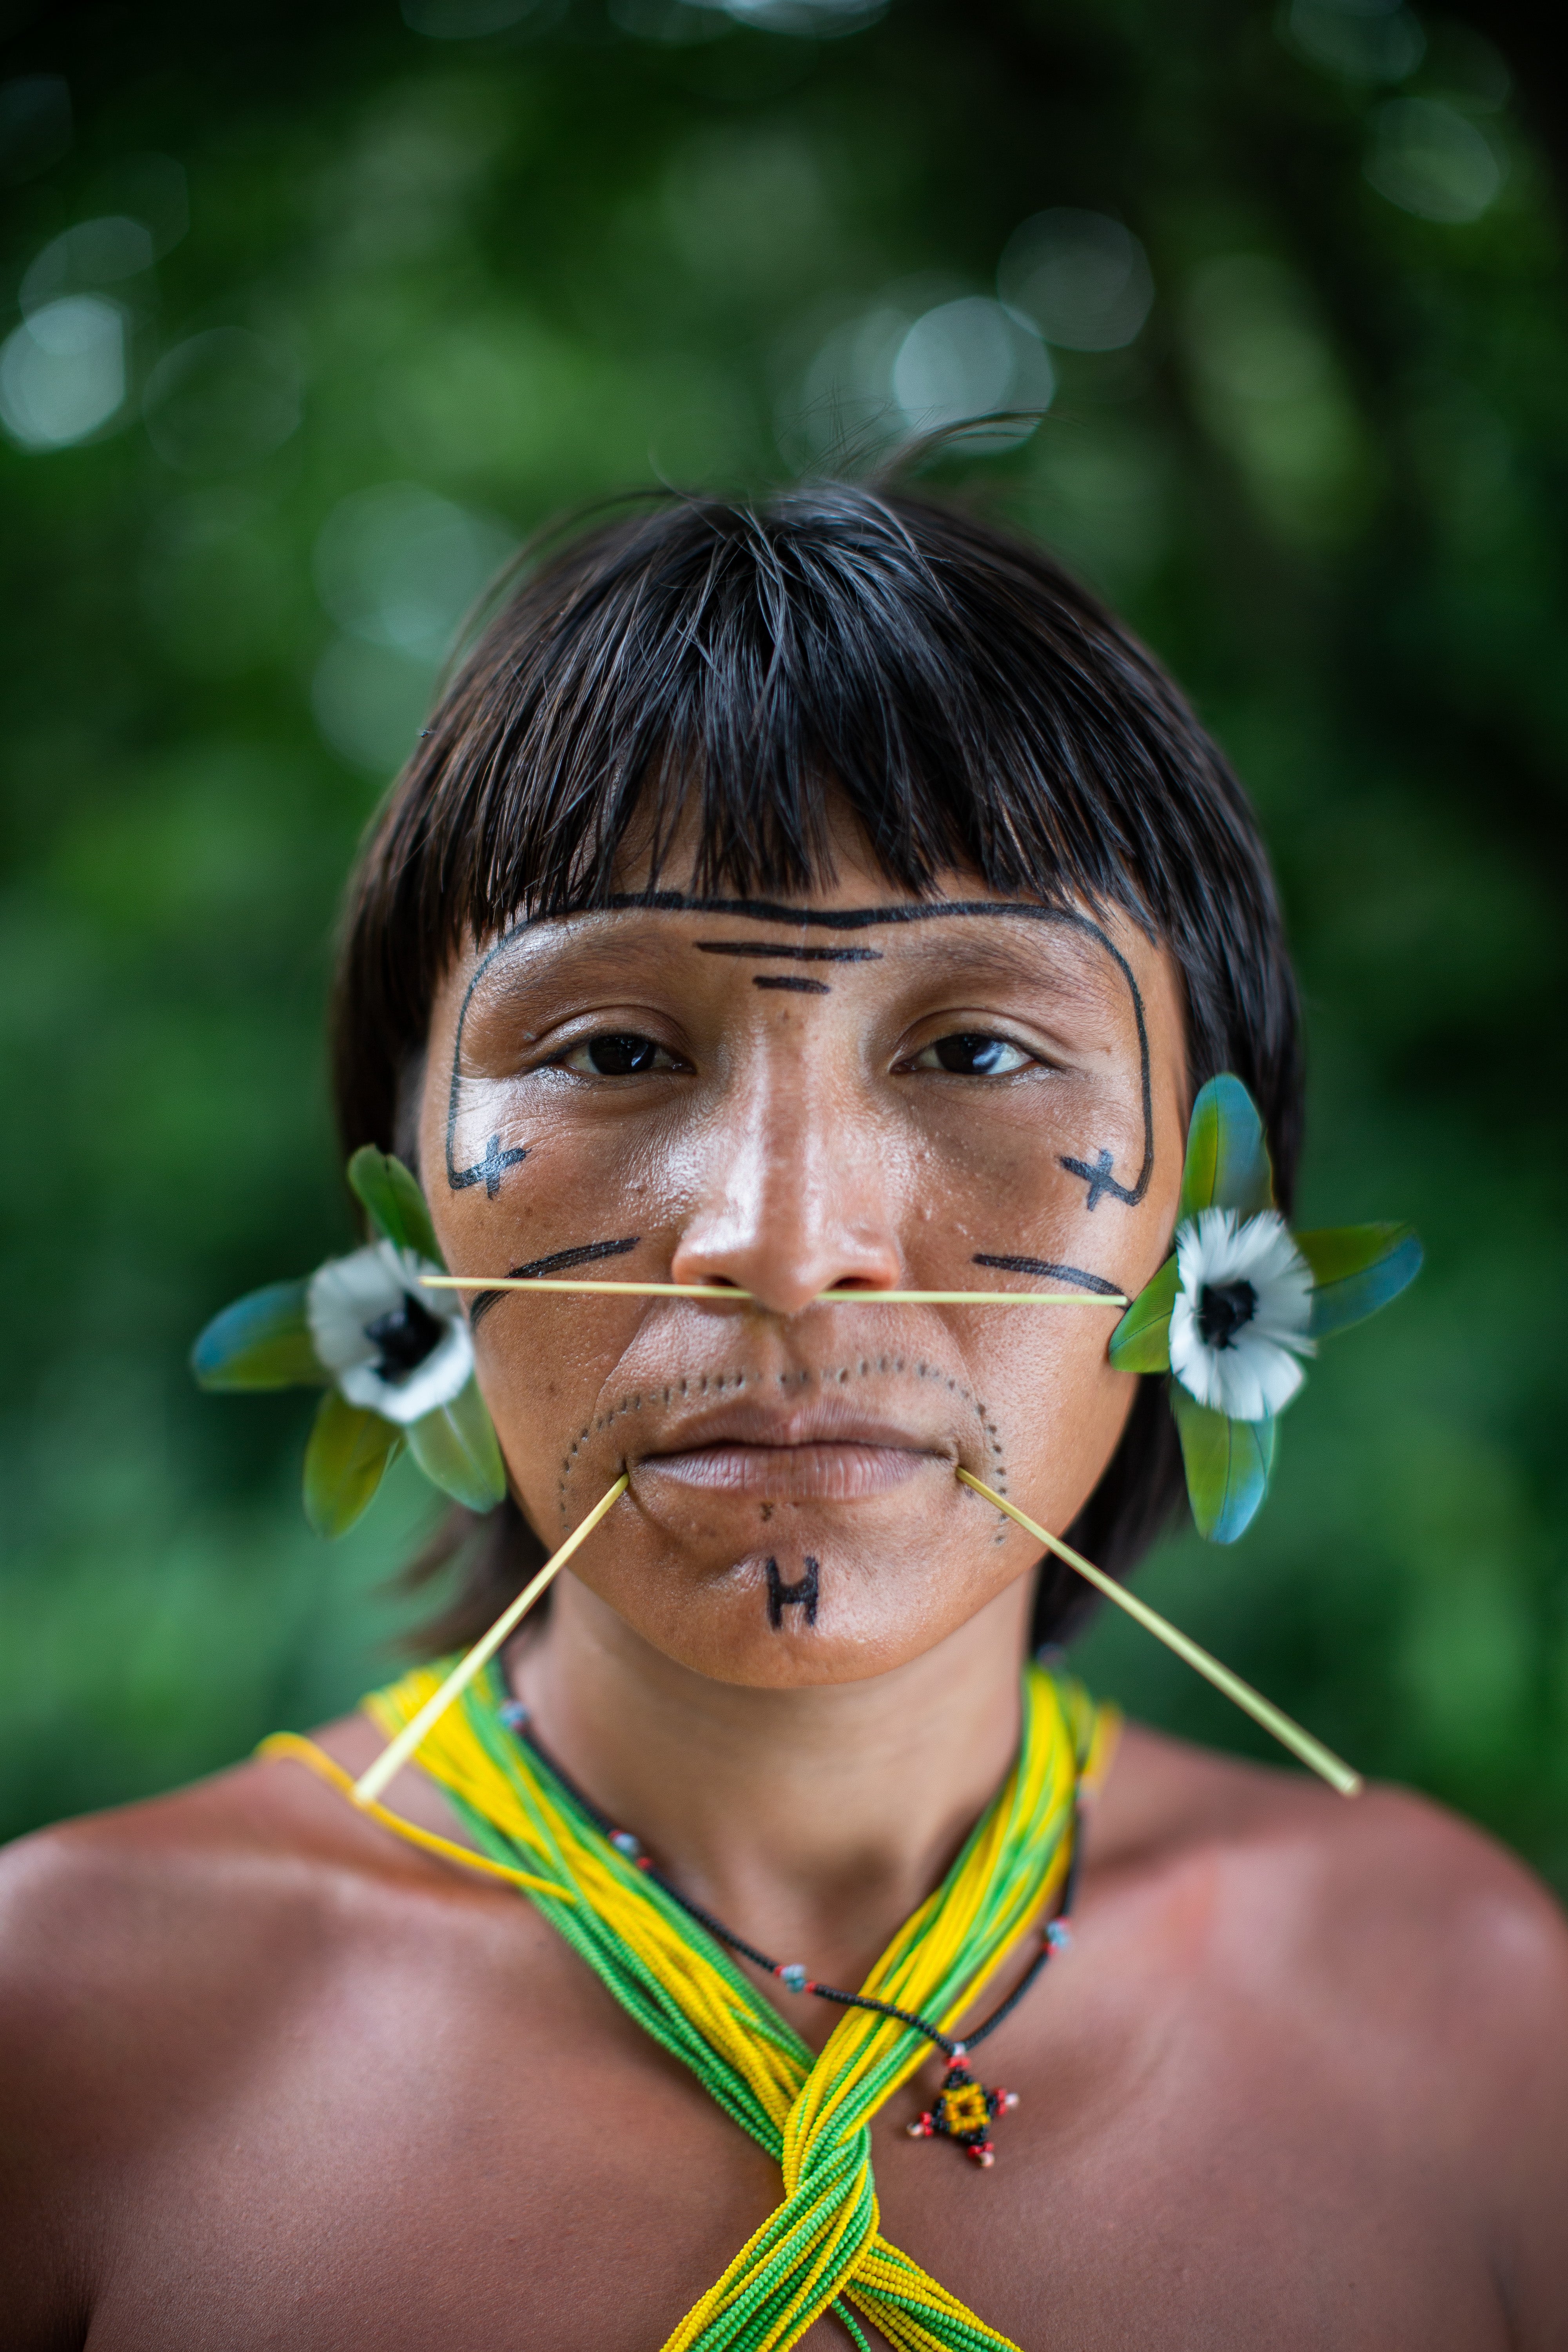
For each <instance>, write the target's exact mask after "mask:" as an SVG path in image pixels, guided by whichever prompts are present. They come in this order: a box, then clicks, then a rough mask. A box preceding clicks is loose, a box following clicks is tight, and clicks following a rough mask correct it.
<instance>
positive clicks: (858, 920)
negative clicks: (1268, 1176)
mask: <svg viewBox="0 0 1568 2352" xmlns="http://www.w3.org/2000/svg"><path fill="white" fill-rule="evenodd" d="M584 911H588V912H601V913H605V914H631V913H641V912H644V911H646V912H648V913H651V914H689V915H728V916H731V917H734V918H736V919H740V920H743V921H746V922H757V923H791V924H796V925H799V926H803V927H804V926H805V925H807V924H813V923H814V924H816V926H817V928H818V929H822V930H829V931H857V930H870V929H882V928H883V927H884V926H886V925H888V924H889V923H930V922H943V921H951V920H952V919H956V918H957V917H960V916H965V915H967V916H991V917H1001V916H1009V917H1012V918H1013V919H1016V920H1017V921H1021V922H1036V923H1066V924H1068V926H1069V927H1070V928H1071V929H1074V930H1077V931H1082V932H1085V933H1086V934H1087V935H1088V937H1089V938H1090V939H1092V940H1099V941H1100V946H1101V947H1102V948H1103V949H1104V950H1105V952H1106V954H1107V955H1108V956H1109V957H1110V960H1111V961H1112V962H1113V963H1114V964H1115V965H1116V967H1117V969H1118V971H1120V972H1121V977H1122V979H1123V980H1124V981H1125V982H1127V992H1128V994H1129V995H1130V996H1131V1000H1132V1017H1133V1019H1134V1021H1135V1022H1136V1023H1137V1024H1138V1060H1139V1075H1140V1078H1141V1080H1142V1098H1143V1161H1142V1167H1141V1168H1140V1169H1139V1171H1138V1178H1137V1181H1136V1182H1135V1183H1132V1184H1121V1183H1119V1182H1118V1181H1117V1180H1116V1178H1115V1177H1114V1176H1113V1175H1112V1174H1111V1172H1110V1171H1111V1168H1112V1165H1113V1162H1112V1159H1111V1155H1110V1152H1109V1151H1104V1150H1102V1151H1101V1152H1100V1156H1099V1159H1098V1160H1097V1161H1096V1162H1095V1163H1094V1165H1093V1166H1090V1165H1089V1162H1088V1161H1087V1160H1068V1159H1067V1158H1065V1157H1062V1158H1059V1159H1058V1165H1059V1166H1060V1167H1063V1168H1065V1169H1066V1170H1067V1171H1068V1175H1069V1176H1080V1177H1082V1179H1083V1180H1084V1181H1085V1182H1086V1183H1087V1184H1088V1186H1089V1198H1088V1200H1087V1202H1085V1206H1086V1207H1087V1208H1089V1209H1096V1208H1098V1207H1099V1205H1100V1198H1101V1196H1102V1195H1103V1194H1104V1193H1107V1192H1109V1193H1110V1195H1111V1197H1112V1199H1113V1200H1117V1201H1120V1202H1122V1204H1123V1205H1124V1206H1125V1207H1127V1208H1130V1209H1133V1208H1136V1207H1137V1206H1138V1203H1139V1202H1141V1201H1142V1198H1143V1195H1144V1193H1145V1192H1147V1191H1148V1189H1149V1179H1150V1177H1151V1176H1152V1174H1153V1172H1154V1102H1153V1084H1152V1075H1151V1071H1150V1066H1149V1028H1148V1024H1147V1022H1146V1021H1145V1019H1144V1015H1143V997H1142V991H1141V990H1140V988H1139V986H1138V982H1137V981H1136V980H1135V979H1134V977H1133V973H1132V967H1131V964H1130V963H1129V962H1128V961H1127V958H1126V957H1125V956H1124V955H1123V954H1122V952H1121V949H1120V948H1118V947H1116V946H1114V945H1113V944H1112V942H1111V940H1110V938H1109V937H1108V936H1107V934H1106V932H1105V931H1104V930H1102V929H1101V928H1100V925H1099V924H1098V923H1097V922H1094V921H1092V920H1091V919H1090V918H1089V916H1088V915H1080V914H1079V911H1078V909H1077V908H1075V907H1041V906H1030V905H1028V904H1027V903H1024V904H1020V903H1018V902H1017V901H1016V900H1014V899H1009V898H956V899H942V898H938V899H933V900H921V901H920V902H918V903H917V904H915V905H913V906H907V905H906V906H900V907H822V908H812V907H786V906H783V905H781V904H780V903H779V901H778V900H776V899H773V898H696V897H693V896H691V895H690V894H689V892H687V891H684V890H639V891H624V890H617V891H614V892H612V893H611V894H610V896H609V897H608V898H605V901H604V902H603V905H602V907H600V908H589V909H584ZM549 919H550V918H548V917H536V916H532V915H525V916H523V918H522V919H521V921H520V922H516V923H513V924H512V926H511V928H510V930H508V931H506V932H504V933H503V934H502V936H501V937H500V939H499V940H497V941H496V943H495V945H494V947H493V948H491V949H489V951H488V952H487V953H486V954H485V955H484V956H483V957H482V958H481V959H480V961H479V965H478V967H477V969H476V970H475V971H474V974H473V976H472V978H471V979H470V980H469V982H468V987H467V989H466V990H465V991H464V992H463V1003H462V1007H461V1010H460V1011H459V1012H458V1034H457V1035H456V1037H455V1038H454V1039H453V1041H452V1078H451V1090H450V1093H449V1094H448V1096H447V1183H448V1184H449V1185H450V1186H451V1188H452V1190H453V1191H454V1192H458V1191H459V1190H460V1189H461V1188H462V1187H463V1186H464V1185H466V1184H477V1183H478V1182H479V1180H480V1178H481V1177H482V1178H483V1179H484V1184H485V1190H486V1192H488V1193H489V1196H490V1198H491V1199H492V1200H493V1199H494V1197H495V1195H496V1193H497V1192H499V1191H500V1179H501V1171H503V1169H505V1168H508V1167H510V1165H511V1164H512V1161H513V1160H521V1158H522V1157H523V1154H522V1153H521V1151H518V1152H511V1153H503V1152H502V1151H501V1150H500V1139H499V1137H496V1136H492V1137H491V1138H490V1140H489V1146H488V1147H487V1150H486V1153H485V1157H484V1159H483V1160H480V1161H479V1163H478V1164H477V1165H476V1166H475V1167H472V1168H458V1166H457V1165H456V1163H455V1161H454V1160H453V1157H452V1139H453V1138H454V1136H455V1135H456V1133H457V1130H458V1087H459V1086H460V1084H461V1082H462V1060H463V1030H464V1026H465V1024H466V1023H467V1021H468V1007H469V1005H470V1004H471V1003H473V1001H474V991H475V990H476V989H477V988H478V987H479V982H480V981H481V980H482V979H483V978H484V976H485V974H486V972H487V971H489V968H490V966H491V964H492V963H493V962H494V961H495V960H496V958H497V956H499V955H500V954H501V953H502V952H503V951H504V950H506V949H507V948H509V947H510V945H511V943H512V941H513V940H516V939H521V936H522V934H523V932H524V931H527V930H531V929H532V928H533V925H534V923H535V922H536V921H539V920H546V921H547V920H549Z"/></svg>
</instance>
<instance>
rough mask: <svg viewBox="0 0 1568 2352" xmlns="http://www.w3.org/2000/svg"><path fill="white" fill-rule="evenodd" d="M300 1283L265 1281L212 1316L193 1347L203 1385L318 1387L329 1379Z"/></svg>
mask: <svg viewBox="0 0 1568 2352" xmlns="http://www.w3.org/2000/svg"><path fill="white" fill-rule="evenodd" d="M308 1287H309V1286H308V1284H306V1283H303V1282H274V1283H269V1284H268V1286H267V1288H266V1289H265V1290H253V1291H251V1292H249V1293H248V1295H247V1297H244V1298H237V1299H236V1300H235V1302H234V1305H233V1306H232V1307H225V1308H224V1310H223V1313H222V1314H221V1315H215V1316H214V1317H213V1319H212V1321H211V1322H210V1323H209V1324H208V1325H207V1327H206V1328H205V1331H203V1332H202V1334H201V1336H200V1338H199V1339H197V1341H196V1344H195V1347H194V1348H193V1349H191V1370H192V1371H193V1372H194V1373H195V1376H196V1379H197V1380H198V1381H199V1382H200V1383H201V1385H202V1387H203V1388H204V1389H291V1388H307V1387H308V1388H319V1387H320V1386H321V1382H322V1381H324V1380H325V1379H326V1378H327V1374H326V1373H325V1371H324V1370H322V1368H321V1363H320V1362H319V1360H318V1359H317V1356H316V1350H315V1348H314V1346H313V1345H312V1343H311V1339H310V1323H309V1321H308V1319H307V1318H306V1314H305V1294H306V1291H307V1289H308Z"/></svg>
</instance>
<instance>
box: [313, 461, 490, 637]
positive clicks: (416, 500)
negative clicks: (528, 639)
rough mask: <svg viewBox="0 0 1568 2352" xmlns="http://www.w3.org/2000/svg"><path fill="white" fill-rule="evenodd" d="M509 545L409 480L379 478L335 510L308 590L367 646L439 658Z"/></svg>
mask: <svg viewBox="0 0 1568 2352" xmlns="http://www.w3.org/2000/svg"><path fill="white" fill-rule="evenodd" d="M515 546H516V541H514V540H513V538H512V537H511V534H510V532H509V531H508V530H506V529H505V527H504V525H502V524H501V523H499V522H497V521H496V520H494V519H493V518H492V517H490V516H489V515H475V514H469V513H468V512H467V511H466V510H465V509H463V508H462V507H459V506H454V505H453V504H452V502H451V500H450V499H439V498H437V497H436V495H435V493H434V492H433V491H431V490H426V489H425V488H422V487H421V486H420V485H419V484H418V483H417V482H383V483H379V484H378V485H377V486H376V487H375V488H374V489H368V490H356V491H354V492H353V495H352V496H350V497H349V498H346V499H342V502H341V503H340V504H339V505H338V506H336V507H334V508H333V509H332V511H331V514H330V515H329V516H328V518H327V520H326V521H325V523H324V524H323V525H322V527H321V533H320V535H319V536H318V538H317V541H316V549H315V559H314V564H313V570H314V573H315V580H316V593H317V594H318V595H319V596H320V597H321V603H322V604H323V605H324V606H325V608H326V610H327V611H328V612H329V613H330V614H331V616H332V618H333V620H334V621H336V623H337V624H338V626H339V627H340V628H341V629H344V630H346V631H347V633H348V634H349V635H350V636H353V637H358V638H360V639H361V640H362V641H363V643H364V644H366V645H374V646H387V647H389V648H390V649H391V650H392V651H394V652H396V653H405V654H414V655H417V656H420V657H422V658H423V659H425V660H427V661H432V662H433V661H438V660H440V659H441V658H442V657H443V656H445V655H446V654H447V652H448V651H449V649H450V647H451V644H452V640H453V637H454V636H455V635H456V633H457V631H458V626H459V625H460V624H461V622H462V620H463V616H464V614H466V613H467V612H468V609H469V607H470V606H471V605H472V604H474V603H475V601H476V599H477V598H479V596H480V595H481V594H482V593H483V592H484V590H485V589H486V587H487V586H488V585H489V582H490V581H491V580H492V579H493V578H494V576H495V574H496V573H497V572H499V571H500V567H501V565H502V564H503V563H505V562H506V561H507V559H508V558H509V556H510V555H511V554H512V553H513V551H514V550H515Z"/></svg>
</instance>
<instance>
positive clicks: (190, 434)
mask: <svg viewBox="0 0 1568 2352" xmlns="http://www.w3.org/2000/svg"><path fill="white" fill-rule="evenodd" d="M142 415H143V416H144V417H145V419H146V424H147V437H148V439H149V440H150V441H151V442H152V444H153V448H154V449H156V451H157V452H158V455H159V457H162V458H163V462H164V464H165V465H167V466H174V467H177V469H178V470H179V471H180V472H181V473H192V474H199V473H221V472H226V471H228V470H230V469H232V468H237V467H241V466H251V465H254V464H255V463H256V462H257V460H258V458H260V457H268V456H270V454H271V452H272V451H273V450H274V449H277V448H279V447H281V446H282V444H283V443H284V442H285V441H287V440H288V438H289V435H290V434H291V433H293V432H294V431H295V430H296V429H297V427H298V425H299V423H300V372H299V370H298V368H297V367H296V366H295V364H294V362H293V360H292V359H291V358H290V356H289V353H288V352H285V351H282V350H279V347H278V345H277V344H275V343H268V342H263V341H262V339H261V337H260V336H259V335H253V334H251V333H250V332H249V331H247V329H246V328H244V327H214V328H213V329H211V330H210V331H209V332H207V333H206V334H205V335H193V336H192V337H191V338H190V340H189V341H187V342H184V343H177V344H176V345H175V347H174V350H173V351H172V352H165V354H164V356H163V358H162V359H161V360H160V361H159V362H158V364H157V366H156V367H155V368H154V369H153V373H152V374H151V375H150V376H149V377H148V379H147V383H146V388H145V390H144V392H143V394H142Z"/></svg>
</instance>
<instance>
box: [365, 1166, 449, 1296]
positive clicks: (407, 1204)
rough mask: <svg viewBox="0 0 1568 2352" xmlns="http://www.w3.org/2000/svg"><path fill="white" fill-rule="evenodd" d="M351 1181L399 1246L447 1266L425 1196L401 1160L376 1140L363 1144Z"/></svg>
mask: <svg viewBox="0 0 1568 2352" xmlns="http://www.w3.org/2000/svg"><path fill="white" fill-rule="evenodd" d="M349 1182H350V1183H351V1184H352V1185H353V1189H354V1191H355V1192H357V1193H358V1195H359V1197H360V1200H361V1201H362V1202H363V1204H364V1206H365V1208H366V1210H367V1211H368V1212H369V1214H370V1217H371V1219H372V1222H373V1223H374V1224H375V1226H376V1228H377V1229H378V1231H379V1232H381V1233H383V1234H385V1236H386V1238H387V1240H388V1241H389V1242H391V1243H392V1244H393V1245H394V1247H395V1248H396V1249H405V1250H412V1251H413V1252H414V1255H415V1256H416V1257H424V1258H429V1259H430V1260H431V1262H432V1264H434V1265H439V1266H442V1267H444V1266H445V1264H446V1261H445V1259H444V1258H443V1257H442V1255H441V1252H440V1248H439V1246H438V1244H437V1240H436V1228H435V1226H434V1225H433V1224H432V1223H430V1212H429V1210H428V1209H427V1208H426V1204H425V1195H424V1193H423V1192H421V1191H420V1190H419V1187H418V1185H417V1184H416V1182H415V1181H414V1179H413V1177H412V1176H411V1175H410V1174H409V1172H408V1171H407V1169H406V1168H405V1166H404V1164H403V1162H402V1160H394V1159H393V1158H392V1157H391V1156H390V1154H389V1153H387V1152H384V1151H378V1150H376V1148H375V1146H374V1143H366V1144H363V1145H362V1146H361V1148H360V1150H358V1151H356V1152H355V1153H354V1156H353V1159H352V1160H350V1161H349Z"/></svg>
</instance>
